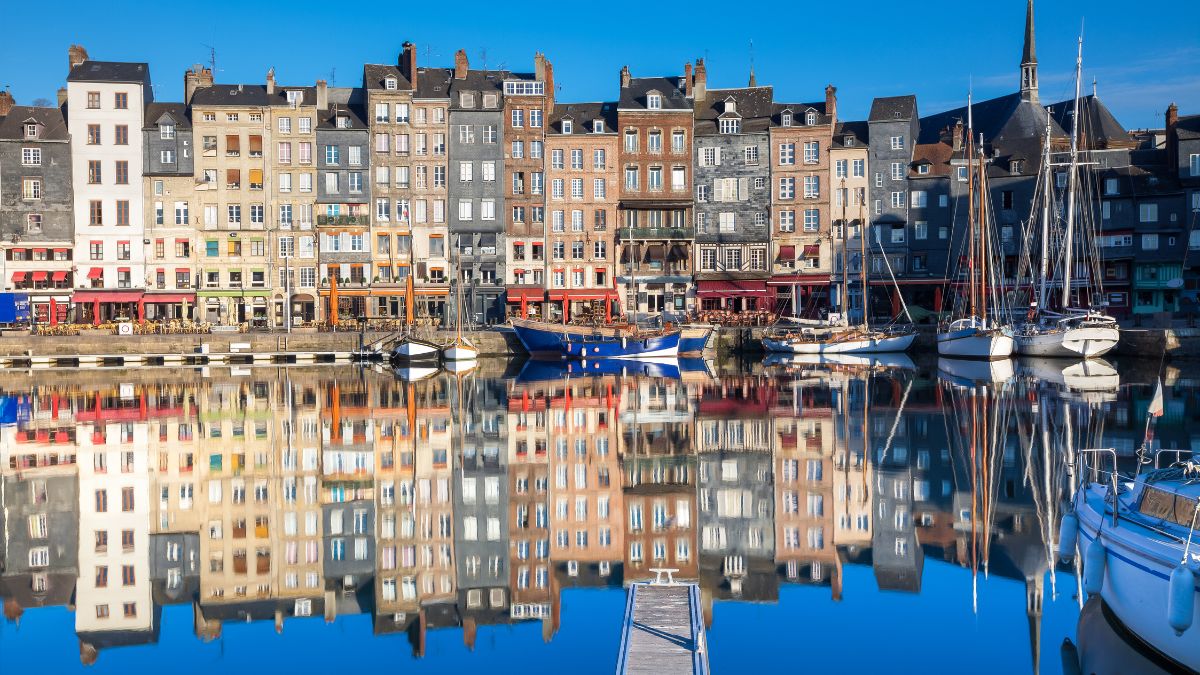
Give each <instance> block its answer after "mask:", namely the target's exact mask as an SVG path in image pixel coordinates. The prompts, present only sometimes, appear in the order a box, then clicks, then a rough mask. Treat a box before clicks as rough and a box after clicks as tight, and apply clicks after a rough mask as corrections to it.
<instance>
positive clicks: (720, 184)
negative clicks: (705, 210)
mask: <svg viewBox="0 0 1200 675" xmlns="http://www.w3.org/2000/svg"><path fill="white" fill-rule="evenodd" d="M712 200H713V201H714V202H723V201H725V179H723V178H718V179H716V180H714V181H713V197H712Z"/></svg>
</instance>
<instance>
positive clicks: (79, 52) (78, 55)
mask: <svg viewBox="0 0 1200 675" xmlns="http://www.w3.org/2000/svg"><path fill="white" fill-rule="evenodd" d="M67 60H68V61H69V62H70V65H69V66H68V67H67V72H71V70H73V69H74V68H75V66H77V65H79V64H81V63H83V62H84V61H87V60H88V53H87V50H86V49H84V48H83V45H71V46H70V47H67Z"/></svg>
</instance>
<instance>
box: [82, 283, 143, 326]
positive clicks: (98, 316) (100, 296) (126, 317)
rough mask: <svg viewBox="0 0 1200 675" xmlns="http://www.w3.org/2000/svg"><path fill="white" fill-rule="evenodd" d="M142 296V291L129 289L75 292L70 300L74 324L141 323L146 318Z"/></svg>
mask: <svg viewBox="0 0 1200 675" xmlns="http://www.w3.org/2000/svg"><path fill="white" fill-rule="evenodd" d="M144 295H145V293H144V291H141V290H130V289H115V290H108V289H104V290H101V289H88V290H78V291H75V293H74V295H73V296H72V298H71V301H72V302H73V303H74V308H75V323H90V324H92V325H96V326H98V325H100V324H102V323H107V322H110V321H142V320H144V319H145V318H146V314H145V312H146V306H145V304H144V303H143V302H142V299H143V297H144Z"/></svg>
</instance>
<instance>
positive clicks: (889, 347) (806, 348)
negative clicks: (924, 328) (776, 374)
mask: <svg viewBox="0 0 1200 675" xmlns="http://www.w3.org/2000/svg"><path fill="white" fill-rule="evenodd" d="M916 338H917V335H916V333H909V334H907V335H881V336H878V337H864V338H862V339H845V340H836V339H831V340H828V341H820V340H805V339H801V338H795V339H789V338H780V339H776V338H763V346H764V347H766V349H767V351H771V352H778V353H781V354H873V353H884V352H903V351H905V350H907V349H908V348H909V347H910V346H912V343H913V340H915V339H916Z"/></svg>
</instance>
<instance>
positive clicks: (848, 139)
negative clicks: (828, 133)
mask: <svg viewBox="0 0 1200 675" xmlns="http://www.w3.org/2000/svg"><path fill="white" fill-rule="evenodd" d="M842 145H844V146H846V147H847V148H853V147H854V137H853V136H846V138H845V140H843V141H842Z"/></svg>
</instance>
